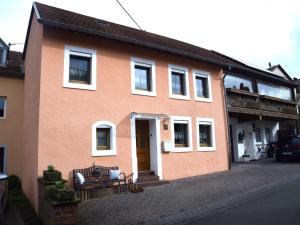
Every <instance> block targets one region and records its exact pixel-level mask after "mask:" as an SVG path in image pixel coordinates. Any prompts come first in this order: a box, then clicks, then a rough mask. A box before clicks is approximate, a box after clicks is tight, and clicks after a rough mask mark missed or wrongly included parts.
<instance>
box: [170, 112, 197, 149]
mask: <svg viewBox="0 0 300 225" xmlns="http://www.w3.org/2000/svg"><path fill="white" fill-rule="evenodd" d="M175 123H184V124H187V125H188V140H187V141H188V147H177V148H176V147H175V140H174V137H175V135H174V124H175ZM192 135H193V134H192V117H190V116H171V138H172V145H173V151H172V152H192V151H193V141H192Z"/></svg>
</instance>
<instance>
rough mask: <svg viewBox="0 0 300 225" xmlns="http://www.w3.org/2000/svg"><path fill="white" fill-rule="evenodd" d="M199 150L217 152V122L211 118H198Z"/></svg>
mask: <svg viewBox="0 0 300 225" xmlns="http://www.w3.org/2000/svg"><path fill="white" fill-rule="evenodd" d="M196 126H197V127H196V130H197V150H198V151H214V150H216V136H215V122H214V119H211V118H200V117H197V118H196Z"/></svg>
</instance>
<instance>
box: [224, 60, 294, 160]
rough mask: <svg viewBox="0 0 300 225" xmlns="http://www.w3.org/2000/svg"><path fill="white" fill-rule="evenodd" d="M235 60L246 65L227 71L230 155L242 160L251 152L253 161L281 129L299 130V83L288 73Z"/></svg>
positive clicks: (275, 137) (241, 64)
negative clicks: (297, 94)
mask: <svg viewBox="0 0 300 225" xmlns="http://www.w3.org/2000/svg"><path fill="white" fill-rule="evenodd" d="M222 56H224V55H222ZM224 57H225V58H227V59H232V58H229V57H227V56H224ZM232 60H234V61H235V63H237V64H239V65H240V66H241V67H243V68H238V66H236V67H234V68H232V69H231V70H228V71H226V76H225V87H226V96H227V110H228V116H229V133H230V143H231V158H232V161H233V162H241V161H243V160H244V158H243V155H249V156H250V160H254V159H258V158H259V149H262V148H263V146H265V144H268V143H269V142H271V141H276V140H277V132H278V130H279V129H283V128H288V129H291V130H293V131H295V133H296V130H298V110H297V107H296V105H297V102H296V96H295V87H296V85H295V84H294V83H293V81H292V79H290V77H289V76H288V75H287V74H286V73H285V74H284V75H278V74H277V73H276V74H275V73H273V72H270V71H268V70H263V69H259V68H256V67H254V66H250V65H248V64H245V63H241V62H239V61H237V60H235V59H232ZM276 68H282V67H281V66H277V67H276ZM274 69H275V67H274ZM282 70H283V69H282Z"/></svg>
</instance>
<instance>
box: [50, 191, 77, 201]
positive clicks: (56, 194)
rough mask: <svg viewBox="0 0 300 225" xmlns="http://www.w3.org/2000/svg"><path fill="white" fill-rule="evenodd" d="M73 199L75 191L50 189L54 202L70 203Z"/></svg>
mask: <svg viewBox="0 0 300 225" xmlns="http://www.w3.org/2000/svg"><path fill="white" fill-rule="evenodd" d="M74 197H75V191H74V190H73V189H68V188H66V189H58V188H52V190H51V198H52V199H53V200H56V201H71V200H73V199H74Z"/></svg>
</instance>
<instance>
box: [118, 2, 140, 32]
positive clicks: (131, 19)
mask: <svg viewBox="0 0 300 225" xmlns="http://www.w3.org/2000/svg"><path fill="white" fill-rule="evenodd" d="M116 1H117V3H118V4H119V5H120V6H121V7H122V9H123V10H124V11H125V12H126V13H127V15H128V16H129V17H130V19H131V20H132V21H133V22H134V23H135V25H137V26H138V28H140V30H142V31H144V30H143V29H142V28H141V27H140V26H139V24H138V23H137V22H136V21H135V20H134V19H133V17H132V16H131V15H130V14H129V12H128V11H127V10H126V9H125V8H124V6H123V5H122V4H121V3H120V2H119V1H118V0H116Z"/></svg>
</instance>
